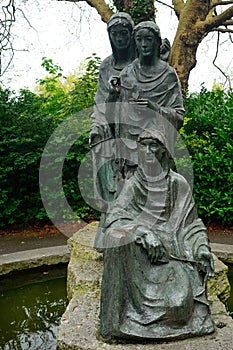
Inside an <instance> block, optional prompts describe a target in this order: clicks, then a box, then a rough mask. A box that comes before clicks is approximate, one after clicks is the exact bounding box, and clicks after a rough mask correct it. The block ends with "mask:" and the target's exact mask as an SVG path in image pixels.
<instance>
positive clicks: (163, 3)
mask: <svg viewBox="0 0 233 350" xmlns="http://www.w3.org/2000/svg"><path fill="white" fill-rule="evenodd" d="M155 2H158V3H159V4H162V5H164V6H167V7H169V8H170V9H172V10H174V8H173V7H172V6H170V5H168V4H166V3H165V2H163V1H160V0H155Z"/></svg>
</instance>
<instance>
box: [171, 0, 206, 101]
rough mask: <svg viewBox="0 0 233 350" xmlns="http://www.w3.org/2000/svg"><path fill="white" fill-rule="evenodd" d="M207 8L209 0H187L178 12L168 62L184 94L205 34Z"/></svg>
mask: <svg viewBox="0 0 233 350" xmlns="http://www.w3.org/2000/svg"><path fill="white" fill-rule="evenodd" d="M209 9H210V1H206V0H195V1H194V0H188V1H187V2H186V4H185V6H184V7H183V9H182V11H180V13H179V26H178V29H177V32H176V36H175V39H174V42H173V45H172V50H171V54H170V59H169V63H170V64H171V66H173V67H174V68H175V69H176V71H177V74H178V76H179V79H180V82H181V86H182V91H183V94H184V95H185V93H186V92H187V89H188V80H189V75H190V72H191V70H192V69H193V68H194V67H195V66H196V53H197V48H198V45H199V44H200V42H201V41H202V39H203V37H204V36H205V34H206V27H205V25H204V23H205V22H204V21H205V19H206V16H207V14H208V13H209Z"/></svg>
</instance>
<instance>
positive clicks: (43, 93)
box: [0, 55, 233, 226]
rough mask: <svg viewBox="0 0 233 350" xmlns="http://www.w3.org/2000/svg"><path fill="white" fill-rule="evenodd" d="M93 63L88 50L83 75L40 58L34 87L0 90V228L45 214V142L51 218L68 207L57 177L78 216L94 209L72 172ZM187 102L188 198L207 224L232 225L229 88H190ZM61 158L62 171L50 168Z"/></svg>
mask: <svg viewBox="0 0 233 350" xmlns="http://www.w3.org/2000/svg"><path fill="white" fill-rule="evenodd" d="M99 63H100V60H99V58H98V57H96V56H95V55H93V56H92V57H89V58H88V60H87V62H86V63H85V65H84V67H83V70H82V72H81V73H79V74H78V75H72V76H70V77H64V76H63V74H62V71H61V69H60V67H59V66H57V65H54V64H53V62H52V61H51V60H47V59H44V60H43V65H44V67H45V68H46V70H47V72H48V76H47V77H46V78H44V79H40V80H39V81H38V86H37V89H36V92H35V93H33V92H31V91H29V90H21V91H20V93H19V94H18V95H16V94H15V93H14V92H11V91H9V90H0V123H1V130H0V134H1V135H0V183H1V192H0V193H1V194H0V226H4V225H9V224H13V223H22V224H25V223H26V222H29V221H32V220H39V221H46V220H48V217H47V213H46V211H45V209H44V206H43V203H42V200H41V197H40V189H39V169H40V162H41V156H42V154H43V152H44V149H45V146H46V145H47V146H46V150H47V152H46V154H45V155H44V160H45V162H44V163H43V166H41V168H42V172H44V174H45V176H44V179H45V180H46V181H44V191H45V193H46V194H47V198H48V203H47V204H48V207H49V210H50V215H49V216H50V217H51V218H52V219H55V220H56V221H57V220H58V219H59V218H60V219H62V220H64V218H66V217H67V218H69V213H68V212H67V213H66V212H64V202H63V200H64V197H63V193H60V192H61V191H60V192H59V190H57V191H51V188H53V187H54V188H55V189H57V188H59V183H62V190H63V191H64V193H65V195H66V199H67V201H68V202H69V205H70V206H71V207H72V209H73V211H74V212H75V213H76V214H77V215H78V216H79V217H81V218H84V219H85V218H87V217H88V216H89V215H93V213H94V214H95V215H97V212H96V211H94V210H93V209H91V208H90V207H89V206H88V204H87V203H86V202H85V201H84V199H83V198H82V195H81V193H80V188H79V187H78V185H79V184H80V180H79V181H78V172H79V170H80V165H81V164H84V163H85V162H83V161H84V158H87V155H88V152H89V146H88V135H89V128H90V113H91V112H92V108H91V106H92V105H93V101H94V95H95V92H96V88H97V77H98V67H99ZM185 105H186V119H185V124H184V126H183V128H182V131H181V134H182V136H183V138H184V142H185V144H186V146H187V148H188V150H189V153H190V156H191V159H192V164H193V169H194V198H195V201H196V205H197V208H198V212H199V215H200V216H201V217H202V218H203V219H204V221H205V222H206V223H208V222H212V223H213V222H215V223H219V224H224V225H229V226H230V225H232V219H233V212H232V207H233V200H232V198H233V196H232V194H233V193H232V192H233V175H232V153H233V146H232V138H233V135H232V130H233V125H232V124H233V120H232V116H233V93H232V91H229V92H224V91H223V90H221V89H216V90H213V91H210V92H209V91H207V90H205V89H202V91H201V92H200V93H199V94H190V95H189V96H188V97H187V98H186V101H185ZM89 107H90V108H89ZM73 121H75V122H73ZM76 121H77V122H76ZM63 124H64V127H63V129H62V128H61V131H59V132H58V131H57V130H59V129H58V127H60V126H62V125H63ZM55 130H56V137H54V138H53V139H52V140H51V142H50V144H49V146H48V143H47V141H48V139H49V138H50V136H51V135H52V134H53V135H54V131H55ZM67 143H70V145H71V146H70V148H69V150H68V152H67V151H65V147H66V145H67ZM181 146H182V145H181ZM182 147H183V146H182ZM64 152H65V154H66V158H65V161H64V159H63V158H64V157H63V154H64ZM63 161H64V164H63V163H62V162H63ZM59 164H61V165H62V173H56V169H57V165H59ZM88 164H89V163H88V162H87V165H86V168H84V175H85V184H84V186H86V187H85V194H86V196H87V197H89V198H91V188H92V183H91V176H89V173H90V170H91V169H89V168H90V166H89V165H88ZM183 167H184V166H183V164H182V168H183ZM81 185H82V184H81ZM46 191H47V192H46ZM54 200H55V202H56V203H57V205H56V207H54V206H53V203H54ZM50 202H51V204H50Z"/></svg>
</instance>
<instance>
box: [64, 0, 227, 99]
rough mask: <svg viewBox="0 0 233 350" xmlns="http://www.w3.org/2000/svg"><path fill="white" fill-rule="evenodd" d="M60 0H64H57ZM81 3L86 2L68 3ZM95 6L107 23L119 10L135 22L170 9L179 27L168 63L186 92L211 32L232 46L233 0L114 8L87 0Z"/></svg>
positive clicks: (131, 1)
mask: <svg viewBox="0 0 233 350" xmlns="http://www.w3.org/2000/svg"><path fill="white" fill-rule="evenodd" d="M58 1H61V0H58ZM69 1H71V2H79V1H84V0H69ZM85 1H86V2H87V3H88V4H89V5H90V6H92V7H94V8H95V9H96V10H97V11H98V13H99V15H100V16H101V18H102V20H103V21H104V22H107V21H108V20H109V18H110V17H111V15H112V14H113V13H114V12H116V11H125V12H128V13H129V14H130V15H131V16H132V18H133V19H134V21H135V23H138V22H140V21H144V20H154V19H155V18H156V4H157V3H161V4H163V5H164V6H168V7H169V8H171V10H172V11H174V13H175V14H176V16H177V18H178V21H179V23H178V27H177V31H176V35H175V39H174V42H173V44H172V49H171V54H170V59H169V63H170V64H171V65H172V66H173V67H174V68H175V69H176V71H177V74H178V76H179V78H180V81H181V85H182V88H183V91H184V92H186V90H187V89H188V80H189V75H190V72H191V70H192V69H193V68H194V67H195V65H196V53H197V49H198V46H199V44H200V43H201V42H202V40H203V39H204V38H205V37H206V36H207V35H208V34H209V33H211V32H213V31H216V32H217V33H218V36H219V35H220V34H226V33H227V34H228V35H229V42H230V43H231V44H232V38H231V34H232V33H233V0H231V1H224V0H222V1H218V0H212V1H211V0H186V1H185V0H172V1H169V2H170V4H167V2H164V1H160V0H155V1H154V0H113V5H114V6H111V5H109V3H108V2H107V1H105V0H85Z"/></svg>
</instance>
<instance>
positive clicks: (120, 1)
mask: <svg viewBox="0 0 233 350" xmlns="http://www.w3.org/2000/svg"><path fill="white" fill-rule="evenodd" d="M113 3H114V5H115V7H116V9H117V11H119V12H127V13H129V14H130V16H131V17H132V19H133V20H134V22H135V24H137V23H139V22H142V21H154V19H155V12H156V9H155V5H154V0H131V1H130V2H129V1H125V0H113Z"/></svg>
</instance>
